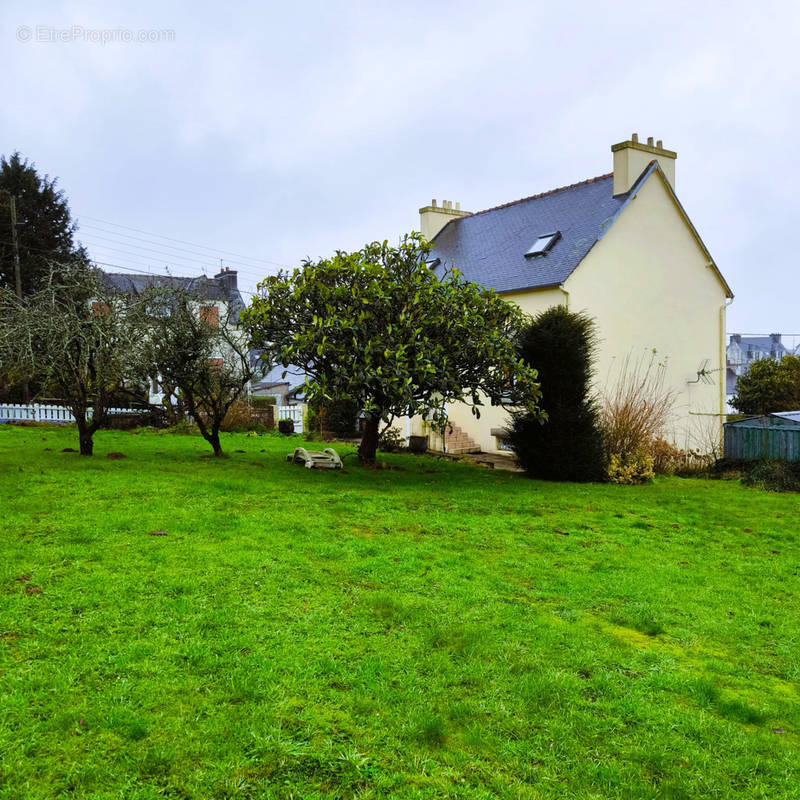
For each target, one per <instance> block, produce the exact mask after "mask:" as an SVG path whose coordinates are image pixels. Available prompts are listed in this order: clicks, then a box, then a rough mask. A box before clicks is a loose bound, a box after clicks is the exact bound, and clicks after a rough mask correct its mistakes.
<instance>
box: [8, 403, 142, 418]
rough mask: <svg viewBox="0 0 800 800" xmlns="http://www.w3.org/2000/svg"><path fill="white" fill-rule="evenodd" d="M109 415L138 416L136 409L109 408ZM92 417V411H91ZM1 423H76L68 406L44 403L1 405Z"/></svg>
mask: <svg viewBox="0 0 800 800" xmlns="http://www.w3.org/2000/svg"><path fill="white" fill-rule="evenodd" d="M108 413H109V414H138V413H140V412H139V411H137V409H135V408H109V409H108ZM89 416H91V410H90V411H89ZM0 422H75V417H73V416H72V412H71V411H70V410H69V409H68V408H67V407H66V406H51V405H44V404H43V403H30V404H29V405H14V404H4V403H0Z"/></svg>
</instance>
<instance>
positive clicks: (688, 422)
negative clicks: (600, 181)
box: [564, 173, 726, 449]
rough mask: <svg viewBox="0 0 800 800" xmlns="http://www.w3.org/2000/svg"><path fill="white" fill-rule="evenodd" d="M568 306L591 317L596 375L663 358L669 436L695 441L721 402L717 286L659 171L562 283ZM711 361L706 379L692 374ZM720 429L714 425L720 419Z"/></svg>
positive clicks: (688, 443) (601, 379)
mask: <svg viewBox="0 0 800 800" xmlns="http://www.w3.org/2000/svg"><path fill="white" fill-rule="evenodd" d="M564 289H565V290H566V291H567V292H568V293H569V307H570V309H572V310H575V311H578V310H583V309H586V310H587V311H588V312H589V313H590V314H591V316H592V317H594V318H595V320H596V322H597V326H598V330H599V333H600V338H601V343H600V348H599V353H598V361H597V367H596V378H595V379H596V384H597V386H598V388H600V389H602V388H604V387H605V386H606V385H607V383H609V382H610V383H612V384H613V382H614V377H615V376H616V375H617V374H618V370H619V362H620V361H621V360H622V359H624V358H625V357H626V356H627V355H629V354H630V356H631V359H632V360H636V359H638V358H639V357H640V356H649V354H650V353H651V352H652V350H653V349H655V350H656V355H657V358H658V360H659V361H662V362H665V363H666V365H667V374H666V383H665V385H666V386H667V387H669V388H670V389H672V390H673V391H674V392H675V394H676V404H675V420H674V424H673V426H672V430H671V432H670V433H671V438H672V440H673V441H674V442H675V443H676V444H677V445H679V446H680V447H683V448H686V447H696V446H697V447H701V449H702V448H703V447H704V445H706V443H705V442H703V441H702V440H703V439H704V438H707V433H708V429H709V428H710V427H711V426H713V425H718V426H719V425H721V421H722V419H721V416H720V415H721V414H722V413H723V412H724V404H725V311H724V309H725V300H726V292H725V288H724V286H723V284H722V282H721V281H720V279H719V277H718V275H717V273H716V270H715V269H714V267H713V266H711V263H710V261H709V260H708V257H707V254H706V253H705V251H704V250H703V248H701V246H700V245H699V243H698V241H697V239H696V237H695V235H694V234H693V232H692V230H691V229H690V227H689V226H688V225H687V223H686V222H685V220H684V218H683V215H682V214H681V212H680V211H679V209H678V207H677V205H676V204H675V202H674V200H673V197H672V195H671V194H670V193H669V191H668V190H667V188H666V187H665V185H664V182H663V180H662V178H661V177H660V176H659V175H658V173H653V174H652V175H651V176H650V178H649V179H648V180H647V181H646V183H645V184H644V186H642V187H641V188H640V189H639V192H638V193H637V195H636V197H635V198H634V199H633V200H632V201H631V202H630V203H629V204H628V206H627V207H626V208H625V209H624V210H623V211H622V213H621V214H620V216H619V217H618V218H617V220H616V221H615V222H614V224H613V225H612V226H611V228H610V229H609V230H608V231H607V232H606V235H605V236H604V237H603V238H602V239H601V240H600V241H599V242H598V243H597V244H596V245H595V246H594V247H593V248H592V250H591V251H590V252H589V254H588V255H587V256H586V258H585V259H584V260H583V262H582V263H581V264H580V265H579V266H578V268H577V269H576V270H575V272H573V274H572V275H571V276H570V277H569V278H568V279H567V281H566V282H565V284H564ZM705 359H708V360H709V365H708V368H707V369H708V370H709V371H711V370H713V371H711V372H709V378H710V379H711V380H712V381H713V383H712V384H710V385H709V384H707V383H705V382H703V381H702V380H701V381H700V382H696V383H690V381H697V370H698V368H699V367H700V365H701V363H702V362H703V361H704V360H705ZM720 430H721V428H720Z"/></svg>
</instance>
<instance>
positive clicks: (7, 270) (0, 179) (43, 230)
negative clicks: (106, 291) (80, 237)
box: [0, 153, 88, 296]
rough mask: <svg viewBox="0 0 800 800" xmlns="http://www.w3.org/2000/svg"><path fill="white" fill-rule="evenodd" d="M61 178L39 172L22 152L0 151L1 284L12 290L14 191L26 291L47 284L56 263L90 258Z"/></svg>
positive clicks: (28, 291) (20, 255) (21, 268)
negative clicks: (7, 153) (0, 153)
mask: <svg viewBox="0 0 800 800" xmlns="http://www.w3.org/2000/svg"><path fill="white" fill-rule="evenodd" d="M57 180H58V179H56V178H53V179H52V180H51V179H50V177H49V176H48V175H44V176H41V175H39V173H38V172H37V170H36V165H35V164H32V163H30V162H29V161H28V160H27V159H25V158H23V157H22V156H21V155H20V154H19V153H12V154H11V155H10V156H9V157H8V158H6V157H5V156H0V287H4V286H5V287H8V288H10V289H12V290H13V289H14V283H15V281H14V235H13V231H12V227H11V198H12V197H13V198H14V204H15V206H16V217H17V226H16V229H17V242H18V247H19V262H20V273H21V276H22V294H23V296H27V295H29V294H31V293H32V292H33V291H35V290H36V289H37V288H38V287H39V286H40V285H42V282H43V281H44V280H45V279H46V278H47V276H48V275H49V273H50V272H51V270H52V267H53V264H59V263H61V264H64V263H75V262H80V263H82V264H86V263H87V262H88V258H87V255H86V251H85V250H84V249H83V247H82V246H80V245H76V243H75V238H74V237H75V230H76V226H75V223H74V222H73V221H72V217H71V215H70V211H69V206H68V204H67V200H66V198H65V196H64V192H63V191H61V190H60V189H57V188H56V183H57Z"/></svg>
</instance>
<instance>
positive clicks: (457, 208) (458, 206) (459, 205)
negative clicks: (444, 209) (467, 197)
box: [456, 203, 461, 211]
mask: <svg viewBox="0 0 800 800" xmlns="http://www.w3.org/2000/svg"><path fill="white" fill-rule="evenodd" d="M456 211H461V203H456Z"/></svg>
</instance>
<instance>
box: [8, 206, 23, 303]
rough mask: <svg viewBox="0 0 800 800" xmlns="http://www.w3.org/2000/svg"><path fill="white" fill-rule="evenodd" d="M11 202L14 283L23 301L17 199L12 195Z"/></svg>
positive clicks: (18, 295)
mask: <svg viewBox="0 0 800 800" xmlns="http://www.w3.org/2000/svg"><path fill="white" fill-rule="evenodd" d="M9 201H10V205H11V241H12V243H13V245H14V282H15V284H16V289H17V297H18V298H19V299H20V300H22V273H21V272H20V268H19V239H18V238H17V199H16V197H14V195H13V194H12V195H11V196H10V198H9Z"/></svg>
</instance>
